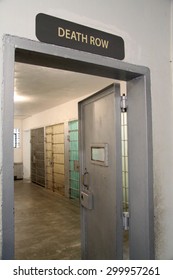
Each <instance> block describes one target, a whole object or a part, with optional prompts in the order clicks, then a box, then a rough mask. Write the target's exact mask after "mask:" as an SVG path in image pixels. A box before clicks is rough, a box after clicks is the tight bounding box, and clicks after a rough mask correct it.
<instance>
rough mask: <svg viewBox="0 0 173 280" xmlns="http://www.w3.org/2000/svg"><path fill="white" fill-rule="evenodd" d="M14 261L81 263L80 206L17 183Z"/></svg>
mask: <svg viewBox="0 0 173 280" xmlns="http://www.w3.org/2000/svg"><path fill="white" fill-rule="evenodd" d="M14 193H15V194H14V197H15V199H14V202H15V259H16V260H19V259H21V260H29V259H30V260H67V259H68V260H79V259H80V258H81V253H80V209H79V204H78V203H76V202H73V201H72V200H69V199H67V198H64V197H61V196H59V195H54V194H53V193H51V192H49V191H47V190H45V189H44V188H42V187H40V186H37V185H35V184H32V183H30V182H29V181H23V180H17V181H15V190H14Z"/></svg>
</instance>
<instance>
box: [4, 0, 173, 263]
mask: <svg viewBox="0 0 173 280" xmlns="http://www.w3.org/2000/svg"><path fill="white" fill-rule="evenodd" d="M171 2H172V1H171V0H145V1H144V0H131V1H129V0H107V1H100V0H88V1H81V0H64V1H61V0H42V1H35V0H30V1H23V0H13V1H11V0H1V1H0V19H1V25H0V61H3V60H2V36H3V34H7V33H8V34H11V35H16V36H20V37H26V38H30V39H33V40H37V39H36V37H35V16H36V14H37V13H40V12H43V13H46V14H49V15H53V16H56V17H60V18H64V19H67V20H71V21H74V22H77V23H80V24H84V25H88V26H91V27H93V28H96V29H101V30H103V31H105V32H110V33H113V34H117V35H120V36H122V37H123V38H124V40H125V61H127V62H129V63H134V64H138V65H145V66H148V67H149V68H150V70H151V90H152V118H153V119H152V121H153V152H154V194H155V217H156V257H157V258H158V259H173V243H172V242H170V240H171V239H172V232H173V221H172V220H171V218H170V217H172V216H173V203H172V198H173V187H172V186H173V172H172V166H173V145H172V143H173V131H172V129H173V125H172V120H173V118H172V111H173V110H172V106H173V101H172V80H171V78H172V72H171V71H172V69H171V63H170V58H171V57H172V56H170V54H171V48H170V46H171V42H172V38H171V36H170V34H171V30H172V27H173V21H172V19H171V13H170V11H171V7H170V5H171ZM0 85H1V88H0V90H1V91H2V88H3V75H2V63H1V64H0ZM0 96H2V95H1V94H0ZM2 101H3V100H2V98H1V97H0V106H1V105H2ZM1 114H2V113H1ZM1 122H2V117H1V118H0V134H2V126H1V125H2V123H1ZM0 136H1V135H0ZM1 141H2V140H1V137H0V147H1V145H2V143H1ZM1 167H2V157H1V153H0V170H1ZM1 176H2V175H1V173H0V200H1V191H2V188H1V186H2V177H1ZM0 204H1V203H0ZM0 233H1V225H0Z"/></svg>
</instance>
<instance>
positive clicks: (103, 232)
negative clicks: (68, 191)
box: [79, 84, 123, 260]
mask: <svg viewBox="0 0 173 280" xmlns="http://www.w3.org/2000/svg"><path fill="white" fill-rule="evenodd" d="M120 114H121V110H120V86H119V85H118V84H112V85H111V86H109V87H107V88H105V89H103V90H101V91H99V92H98V93H96V94H94V95H92V96H91V97H89V98H87V99H85V100H83V101H81V102H80V103H79V131H80V134H79V135H80V174H81V176H80V177H81V192H80V201H81V227H82V228H81V235H82V258H83V259H95V260H96V259H110V260H111V259H122V258H123V245H122V241H123V240H122V236H123V233H122V231H123V226H122V182H121V181H122V173H121V122H120Z"/></svg>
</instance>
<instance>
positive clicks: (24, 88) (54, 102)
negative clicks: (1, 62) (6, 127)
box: [14, 62, 115, 119]
mask: <svg viewBox="0 0 173 280" xmlns="http://www.w3.org/2000/svg"><path fill="white" fill-rule="evenodd" d="M14 77H15V78H14V117H15V118H20V119H24V118H27V117H29V116H32V115H34V114H37V113H39V112H41V111H44V110H47V109H49V108H52V107H55V106H58V105H60V104H63V103H66V102H68V101H70V100H72V99H76V98H79V97H84V96H86V95H88V94H92V93H94V92H97V91H98V90H100V89H102V88H104V87H106V86H107V85H110V84H111V83H113V82H114V81H115V80H112V79H108V78H101V77H96V76H92V75H86V74H80V73H76V72H71V71H65V70H59V69H53V68H48V67H42V66H36V65H31V64H24V63H18V62H16V63H15V76H14Z"/></svg>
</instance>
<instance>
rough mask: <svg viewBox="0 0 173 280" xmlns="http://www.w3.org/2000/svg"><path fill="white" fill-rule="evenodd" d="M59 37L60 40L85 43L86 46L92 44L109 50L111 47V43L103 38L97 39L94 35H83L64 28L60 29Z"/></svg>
mask: <svg viewBox="0 0 173 280" xmlns="http://www.w3.org/2000/svg"><path fill="white" fill-rule="evenodd" d="M57 34H58V37H60V38H63V37H64V38H66V39H68V40H75V41H78V42H81V43H85V44H90V45H92V46H97V47H102V48H106V49H107V48H108V47H109V41H108V40H105V39H102V38H99V37H97V38H95V37H94V36H92V35H90V36H89V35H88V34H83V33H81V32H77V31H74V30H70V29H64V28H62V27H58V33H57Z"/></svg>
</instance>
